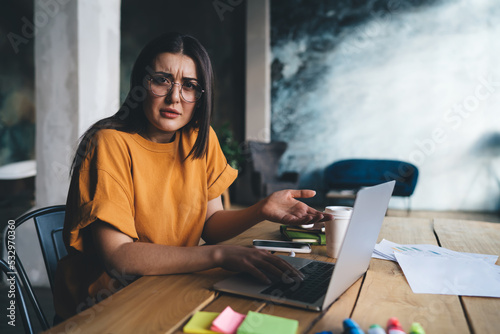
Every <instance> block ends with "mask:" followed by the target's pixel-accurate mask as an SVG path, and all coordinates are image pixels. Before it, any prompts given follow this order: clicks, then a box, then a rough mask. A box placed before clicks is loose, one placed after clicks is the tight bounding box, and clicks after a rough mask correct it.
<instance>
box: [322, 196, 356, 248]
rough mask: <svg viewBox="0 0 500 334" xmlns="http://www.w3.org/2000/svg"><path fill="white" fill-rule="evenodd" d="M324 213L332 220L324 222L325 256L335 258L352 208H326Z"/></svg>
mask: <svg viewBox="0 0 500 334" xmlns="http://www.w3.org/2000/svg"><path fill="white" fill-rule="evenodd" d="M325 213H330V214H331V215H333V219H332V220H329V221H326V222H325V236H326V254H327V255H328V256H329V257H333V258H337V257H338V256H339V251H340V247H341V246H342V242H343V241H344V236H345V233H346V231H347V226H348V225H349V221H350V220H351V215H352V208H351V207H349V206H327V207H326V208H325Z"/></svg>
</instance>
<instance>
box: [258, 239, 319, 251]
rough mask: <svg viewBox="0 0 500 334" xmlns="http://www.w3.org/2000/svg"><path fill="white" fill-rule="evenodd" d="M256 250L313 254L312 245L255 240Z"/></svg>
mask: <svg viewBox="0 0 500 334" xmlns="http://www.w3.org/2000/svg"><path fill="white" fill-rule="evenodd" d="M253 245H254V247H255V248H261V249H267V250H270V251H275V252H292V251H293V252H295V253H311V245H310V244H308V243H306V242H298V241H275V240H254V241H253Z"/></svg>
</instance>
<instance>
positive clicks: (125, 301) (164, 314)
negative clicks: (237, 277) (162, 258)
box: [47, 269, 228, 333]
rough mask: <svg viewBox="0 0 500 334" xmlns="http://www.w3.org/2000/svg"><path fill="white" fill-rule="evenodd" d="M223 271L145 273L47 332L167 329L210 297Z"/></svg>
mask: <svg viewBox="0 0 500 334" xmlns="http://www.w3.org/2000/svg"><path fill="white" fill-rule="evenodd" d="M227 275H228V273H227V272H225V271H224V270H220V269H214V270H207V271H204V272H200V273H195V274H189V275H182V279H179V277H180V276H179V275H170V276H161V277H159V276H145V277H142V278H140V279H139V280H137V281H135V282H134V283H132V284H130V285H129V286H128V287H126V288H125V289H124V290H121V291H118V292H117V293H115V294H114V295H112V296H111V297H108V298H107V299H106V300H104V301H102V302H101V303H99V304H97V305H95V306H93V307H91V308H89V309H88V310H86V311H84V312H82V313H80V314H78V315H77V316H75V317H73V318H71V319H69V320H68V321H66V322H64V323H62V324H60V325H58V326H56V327H54V328H52V329H51V330H49V331H48V332H47V333H168V332H169V331H170V330H171V329H172V328H178V327H179V324H181V323H183V322H184V321H185V320H186V319H188V318H189V317H190V316H191V315H192V314H193V313H194V312H195V311H196V310H198V309H200V308H202V307H204V306H205V305H207V304H208V303H209V302H210V301H212V300H213V299H214V298H215V292H214V291H211V290H210V289H209V288H210V287H211V286H212V285H213V284H214V282H217V281H218V280H220V279H223V278H224V277H227ZM97 318H98V319H99V321H97ZM94 319H95V321H94Z"/></svg>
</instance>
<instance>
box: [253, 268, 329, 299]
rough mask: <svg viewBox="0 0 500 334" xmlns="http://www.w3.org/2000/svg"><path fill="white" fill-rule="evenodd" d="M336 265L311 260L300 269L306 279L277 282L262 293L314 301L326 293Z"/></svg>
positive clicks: (278, 297) (279, 297)
mask: <svg viewBox="0 0 500 334" xmlns="http://www.w3.org/2000/svg"><path fill="white" fill-rule="evenodd" d="M334 266H335V265H334V264H333V263H326V262H319V261H313V262H310V263H308V264H307V265H306V266H304V267H302V268H301V269H300V271H301V272H302V273H303V274H304V276H305V278H304V281H302V282H295V281H294V282H289V283H286V282H283V281H281V282H277V283H274V284H272V285H271V286H269V287H268V288H266V289H264V290H263V291H261V293H263V294H265V295H271V296H274V297H276V298H277V299H281V298H286V299H291V300H297V301H301V302H304V303H313V302H315V301H316V300H317V299H318V298H319V297H321V296H323V295H325V294H326V290H327V289H328V284H329V283H330V278H331V277H332V272H333V267H334Z"/></svg>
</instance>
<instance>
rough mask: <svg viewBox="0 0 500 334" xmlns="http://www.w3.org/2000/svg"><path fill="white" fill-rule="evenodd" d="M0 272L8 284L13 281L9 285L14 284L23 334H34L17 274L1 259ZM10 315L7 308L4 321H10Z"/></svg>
mask: <svg viewBox="0 0 500 334" xmlns="http://www.w3.org/2000/svg"><path fill="white" fill-rule="evenodd" d="M0 270H2V271H3V272H4V274H5V275H6V276H7V280H8V282H9V281H11V280H12V279H13V280H14V282H9V284H15V291H16V292H15V294H16V306H17V308H18V310H19V311H20V313H21V320H22V321H23V324H24V332H25V333H34V332H35V331H34V329H33V324H32V323H31V319H30V317H29V313H28V307H27V305H26V297H25V296H24V291H23V289H22V288H21V284H20V283H19V276H18V274H17V272H15V271H14V270H12V268H11V267H10V266H9V264H8V263H7V262H5V261H4V260H3V259H0ZM9 298H10V297H9ZM9 305H12V304H9ZM9 307H10V306H9ZM10 314H12V312H11V311H10V310H9V308H7V320H6V321H7V322H8V321H9V319H11V318H10V317H9V315H10ZM13 316H14V319H15V317H16V313H15V311H14V314H13ZM4 320H5V319H2V321H4Z"/></svg>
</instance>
